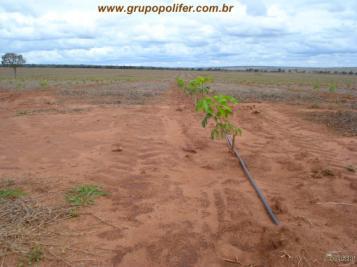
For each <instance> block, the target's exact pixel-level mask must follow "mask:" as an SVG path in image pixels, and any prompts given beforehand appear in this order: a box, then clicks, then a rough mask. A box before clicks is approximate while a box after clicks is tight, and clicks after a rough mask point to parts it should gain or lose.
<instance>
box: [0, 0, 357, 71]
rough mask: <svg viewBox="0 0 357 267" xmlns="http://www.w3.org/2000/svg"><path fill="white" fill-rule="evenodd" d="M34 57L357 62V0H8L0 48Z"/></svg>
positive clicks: (152, 62)
mask: <svg viewBox="0 0 357 267" xmlns="http://www.w3.org/2000/svg"><path fill="white" fill-rule="evenodd" d="M139 3H141V4H146V5H148V4H156V5H160V4H172V3H185V4H189V5H200V4H210V5H213V4H214V5H216V4H217V5H220V4H222V3H226V4H230V5H234V6H235V7H234V9H233V12H232V13H216V14H212V13H211V14H207V13H204V14H203V13H200V14H198V13H194V14H187V13H186V14H184V13H180V14H177V13H176V14H173V13H169V14H161V15H157V14H150V15H144V14H133V15H127V14H120V13H111V14H109V13H107V14H103V13H98V11H97V6H98V5H103V4H116V5H133V4H139ZM6 52H15V53H21V54H23V55H24V56H25V58H26V59H27V62H28V63H58V64H104V65H146V66H172V67H174V66H195V67H197V66H240V65H255V66H267V65H269V66H315V67H318V66H319V67H332V66H357V1H356V0H343V1H342V0H288V1H286V0H223V1H222V0H182V1H180V0H176V1H170V0H145V1H144V0H121V1H120V0H117V1H103V0H76V1H74V0H60V1H58V0H53V1H52V0H44V1H38V0H1V1H0V54H4V53H6Z"/></svg>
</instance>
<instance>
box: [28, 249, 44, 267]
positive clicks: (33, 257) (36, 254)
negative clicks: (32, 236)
mask: <svg viewBox="0 0 357 267" xmlns="http://www.w3.org/2000/svg"><path fill="white" fill-rule="evenodd" d="M26 258H27V262H28V264H29V265H32V264H34V263H37V262H40V261H41V260H42V258H43V249H42V247H41V246H38V245H36V246H34V247H32V248H31V250H30V251H29V252H28V253H27V254H26Z"/></svg>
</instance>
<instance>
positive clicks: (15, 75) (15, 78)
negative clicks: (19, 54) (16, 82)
mask: <svg viewBox="0 0 357 267" xmlns="http://www.w3.org/2000/svg"><path fill="white" fill-rule="evenodd" d="M14 76H15V79H16V67H14Z"/></svg>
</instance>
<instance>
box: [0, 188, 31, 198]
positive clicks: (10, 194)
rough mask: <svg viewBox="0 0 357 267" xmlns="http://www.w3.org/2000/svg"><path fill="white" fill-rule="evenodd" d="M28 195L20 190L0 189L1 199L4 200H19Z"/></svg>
mask: <svg viewBox="0 0 357 267" xmlns="http://www.w3.org/2000/svg"><path fill="white" fill-rule="evenodd" d="M25 195H26V193H25V192H24V191H22V190H21V189H19V188H4V189H0V199H3V198H12V199H15V198H19V197H22V196H25Z"/></svg>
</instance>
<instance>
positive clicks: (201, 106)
mask: <svg viewBox="0 0 357 267" xmlns="http://www.w3.org/2000/svg"><path fill="white" fill-rule="evenodd" d="M236 104H238V100H237V99H235V98H234V97H232V96H227V95H215V96H212V97H209V96H206V97H204V98H202V99H200V100H199V101H198V102H197V104H196V111H201V112H203V113H205V116H204V118H203V120H202V122H201V124H202V127H204V128H205V127H206V126H207V124H208V121H209V120H210V119H212V120H213V121H214V122H215V126H214V128H213V129H212V131H211V138H212V139H221V138H224V137H225V136H226V135H231V136H232V147H231V149H232V150H233V149H234V146H235V138H236V137H237V135H241V133H242V131H241V129H240V128H238V127H237V126H235V125H234V124H233V123H232V122H231V121H230V120H229V118H230V117H231V116H232V115H233V109H234V107H235V105H236Z"/></svg>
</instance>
